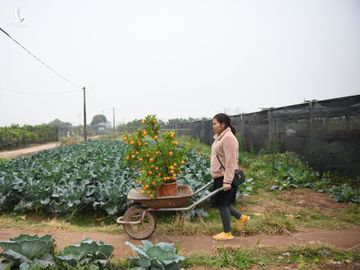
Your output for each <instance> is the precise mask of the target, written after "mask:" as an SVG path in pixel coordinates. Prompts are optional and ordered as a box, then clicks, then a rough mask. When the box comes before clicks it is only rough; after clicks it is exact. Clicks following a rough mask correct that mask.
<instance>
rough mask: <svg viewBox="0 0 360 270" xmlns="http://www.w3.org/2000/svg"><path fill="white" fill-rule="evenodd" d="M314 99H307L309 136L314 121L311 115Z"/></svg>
mask: <svg viewBox="0 0 360 270" xmlns="http://www.w3.org/2000/svg"><path fill="white" fill-rule="evenodd" d="M313 107H314V100H310V101H309V137H310V136H311V135H312V124H313V121H314V115H313Z"/></svg>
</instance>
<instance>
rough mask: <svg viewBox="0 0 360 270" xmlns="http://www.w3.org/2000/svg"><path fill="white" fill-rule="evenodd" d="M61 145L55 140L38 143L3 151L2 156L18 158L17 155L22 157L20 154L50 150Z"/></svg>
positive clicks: (0, 155) (0, 153) (0, 154)
mask: <svg viewBox="0 0 360 270" xmlns="http://www.w3.org/2000/svg"><path fill="white" fill-rule="evenodd" d="M59 145H60V143H58V142H53V143H47V144H42V145H37V146H31V147H27V148H21V149H17V150H12V151H3V152H0V157H2V158H16V157H20V156H26V155H32V154H34V153H37V152H39V151H43V150H49V149H52V148H55V147H58V146H59Z"/></svg>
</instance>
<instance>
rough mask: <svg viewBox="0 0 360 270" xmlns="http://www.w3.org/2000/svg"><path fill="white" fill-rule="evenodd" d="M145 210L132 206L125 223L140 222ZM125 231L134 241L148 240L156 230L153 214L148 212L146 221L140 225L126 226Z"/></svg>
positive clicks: (125, 215)
mask: <svg viewBox="0 0 360 270" xmlns="http://www.w3.org/2000/svg"><path fill="white" fill-rule="evenodd" d="M144 211H145V209H144V208H143V207H141V206H132V207H130V208H129V209H128V210H126V212H125V214H124V221H138V220H140V219H141V217H142V214H143V213H144ZM123 227H124V231H125V232H126V234H127V235H129V236H130V237H132V238H134V239H146V238H148V237H149V236H150V235H152V234H153V232H154V231H155V229H156V220H155V217H154V215H153V214H152V213H150V212H146V213H145V217H144V219H143V220H142V221H141V222H140V223H139V224H124V225H123Z"/></svg>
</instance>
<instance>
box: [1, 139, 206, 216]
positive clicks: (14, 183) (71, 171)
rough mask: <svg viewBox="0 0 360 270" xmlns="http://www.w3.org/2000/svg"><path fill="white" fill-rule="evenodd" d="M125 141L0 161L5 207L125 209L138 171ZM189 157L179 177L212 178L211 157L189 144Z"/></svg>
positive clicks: (58, 211) (63, 211) (191, 180)
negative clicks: (128, 161) (127, 154)
mask: <svg viewBox="0 0 360 270" xmlns="http://www.w3.org/2000/svg"><path fill="white" fill-rule="evenodd" d="M126 147H127V146H126V145H125V144H124V143H122V142H119V141H88V142H85V143H81V144H76V145H70V146H63V147H60V148H57V149H53V150H50V151H43V152H40V153H38V154H36V155H33V156H30V157H22V158H19V159H15V160H11V161H9V162H6V163H3V164H0V210H1V211H15V212H29V211H30V212H38V213H46V214H52V215H53V216H57V215H63V216H69V215H76V214H78V213H79V212H80V211H101V212H104V213H105V214H108V215H116V214H121V213H122V212H124V211H125V210H126V207H127V205H126V204H127V200H126V196H127V193H128V191H129V190H130V189H131V188H133V187H134V186H135V181H134V180H135V178H136V177H137V175H136V173H135V172H133V171H131V170H130V169H129V168H127V167H126V166H125V165H124V162H123V160H124V159H123V155H124V153H125V151H126ZM186 159H187V160H188V161H189V162H188V164H189V165H186V168H185V174H184V175H181V176H179V177H178V179H179V181H182V182H184V183H187V184H190V185H191V186H192V187H193V188H197V187H199V186H201V185H202V182H204V181H209V180H210V175H209V173H208V167H209V163H208V160H207V159H206V158H204V157H202V156H201V155H200V154H197V153H195V152H194V151H191V150H190V151H188V152H187V157H186Z"/></svg>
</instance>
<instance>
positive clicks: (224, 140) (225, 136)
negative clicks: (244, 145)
mask: <svg viewBox="0 0 360 270" xmlns="http://www.w3.org/2000/svg"><path fill="white" fill-rule="evenodd" d="M214 139H215V141H214V142H213V144H212V147H211V166H210V170H211V176H212V178H218V177H222V176H224V183H229V184H231V182H232V180H233V178H234V172H235V170H236V169H239V165H238V160H239V143H238V141H237V139H236V137H235V136H234V134H233V133H232V132H231V129H230V127H228V128H226V129H225V130H224V131H223V132H221V134H220V135H218V136H217V135H215V136H214ZM216 155H217V156H218V157H219V159H220V160H221V162H222V164H223V165H224V167H225V171H224V170H223V168H222V167H221V165H220V162H219V160H218V159H217V157H216Z"/></svg>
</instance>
